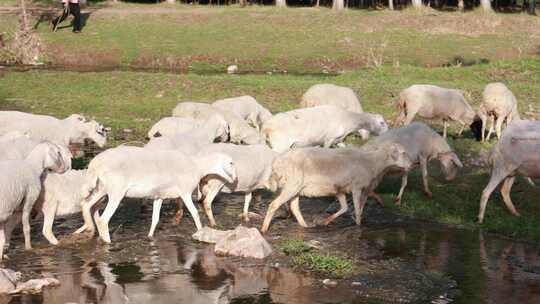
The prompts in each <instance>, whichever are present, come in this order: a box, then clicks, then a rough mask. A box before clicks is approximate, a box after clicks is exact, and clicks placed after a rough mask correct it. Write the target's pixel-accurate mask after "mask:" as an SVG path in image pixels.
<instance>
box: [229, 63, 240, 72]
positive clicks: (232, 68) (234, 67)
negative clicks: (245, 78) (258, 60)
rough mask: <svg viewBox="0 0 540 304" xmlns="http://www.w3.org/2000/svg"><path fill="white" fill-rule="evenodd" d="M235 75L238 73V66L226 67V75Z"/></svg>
mask: <svg viewBox="0 0 540 304" xmlns="http://www.w3.org/2000/svg"><path fill="white" fill-rule="evenodd" d="M236 73H238V66H237V65H236V64H233V65H230V66H228V67H227V74H236Z"/></svg>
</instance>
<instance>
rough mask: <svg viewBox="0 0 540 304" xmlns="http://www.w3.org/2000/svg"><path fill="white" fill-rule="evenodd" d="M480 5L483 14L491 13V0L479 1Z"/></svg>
mask: <svg viewBox="0 0 540 304" xmlns="http://www.w3.org/2000/svg"><path fill="white" fill-rule="evenodd" d="M535 1H536V0H535ZM480 5H481V6H482V9H483V10H484V12H492V11H493V9H492V8H491V0H480Z"/></svg>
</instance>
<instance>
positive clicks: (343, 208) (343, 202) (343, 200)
mask: <svg viewBox="0 0 540 304" xmlns="http://www.w3.org/2000/svg"><path fill="white" fill-rule="evenodd" d="M336 197H337V199H338V201H339V206H340V208H339V210H338V211H337V212H336V213H334V214H332V215H330V216H329V217H327V218H325V219H324V220H323V221H322V222H321V224H323V225H325V226H326V225H328V224H330V223H331V222H333V221H334V220H335V219H336V218H337V217H338V216H340V215H342V214H343V213H345V212H347V210H348V209H349V206H348V205H347V196H346V195H345V194H343V193H338V194H337V195H336Z"/></svg>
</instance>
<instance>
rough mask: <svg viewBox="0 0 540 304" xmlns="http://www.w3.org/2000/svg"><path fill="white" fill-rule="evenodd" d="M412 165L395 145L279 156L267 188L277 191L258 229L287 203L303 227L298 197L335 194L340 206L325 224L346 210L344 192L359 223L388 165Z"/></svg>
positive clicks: (265, 226) (266, 225)
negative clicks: (349, 196)
mask: <svg viewBox="0 0 540 304" xmlns="http://www.w3.org/2000/svg"><path fill="white" fill-rule="evenodd" d="M411 165H412V162H411V160H410V159H409V157H408V156H407V152H406V151H405V149H404V148H403V147H402V146H401V145H399V144H389V145H381V146H377V147H374V148H366V149H358V148H342V149H326V148H303V149H293V150H290V151H288V152H286V153H283V154H281V155H279V156H278V157H277V158H276V160H275V161H274V163H273V165H272V174H271V177H270V189H271V190H272V191H277V190H280V191H279V194H278V196H277V197H276V198H275V199H274V200H273V201H272V203H270V206H269V207H268V211H267V213H266V216H265V218H264V223H263V226H262V228H261V231H262V232H263V233H264V232H267V231H268V228H269V226H270V222H271V221H272V217H273V216H274V213H275V212H276V210H277V209H278V208H279V207H280V206H281V205H283V204H285V203H287V202H290V206H291V211H292V213H293V215H294V216H295V218H296V220H297V221H298V223H299V224H300V226H302V227H307V225H306V222H305V221H304V218H303V217H302V214H301V213H300V205H299V204H300V196H307V197H322V196H336V197H337V199H338V201H339V203H340V206H341V208H340V209H339V210H338V211H337V212H336V213H335V214H332V215H331V216H329V217H327V218H326V219H325V220H324V221H323V222H322V224H324V225H328V224H329V223H331V222H332V221H333V220H335V219H336V218H337V217H338V216H340V215H341V214H343V213H345V212H347V209H348V206H347V197H346V195H347V194H348V193H351V192H352V197H353V203H354V209H355V220H356V224H357V225H360V223H361V220H362V211H363V208H364V204H365V202H366V199H367V196H368V194H370V193H371V192H372V191H373V190H374V189H375V187H376V186H377V183H378V182H379V181H380V180H381V178H382V176H384V174H385V173H386V172H387V171H388V170H389V169H391V168H398V169H401V170H409V169H410V167H411Z"/></svg>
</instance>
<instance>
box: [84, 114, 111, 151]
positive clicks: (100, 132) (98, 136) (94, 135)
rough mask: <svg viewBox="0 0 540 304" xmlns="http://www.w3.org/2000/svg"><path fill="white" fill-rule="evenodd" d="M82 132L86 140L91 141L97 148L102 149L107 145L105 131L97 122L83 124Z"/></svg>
mask: <svg viewBox="0 0 540 304" xmlns="http://www.w3.org/2000/svg"><path fill="white" fill-rule="evenodd" d="M84 130H85V132H84V133H85V134H84V135H85V136H86V138H89V139H91V140H93V141H94V142H95V143H96V145H98V147H100V148H102V147H104V146H105V144H106V143H107V130H106V129H105V127H103V125H101V124H99V123H98V122H97V121H95V120H92V121H89V122H85V123H84Z"/></svg>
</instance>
